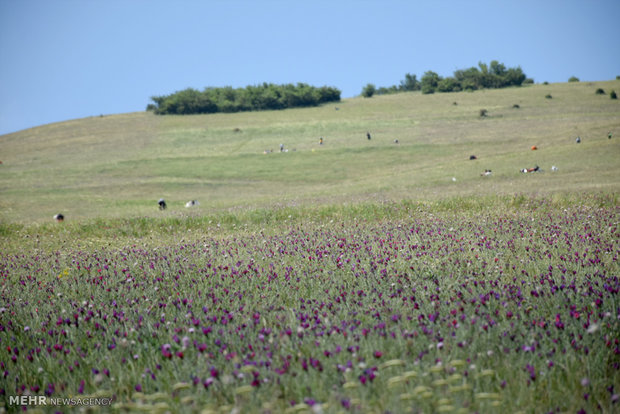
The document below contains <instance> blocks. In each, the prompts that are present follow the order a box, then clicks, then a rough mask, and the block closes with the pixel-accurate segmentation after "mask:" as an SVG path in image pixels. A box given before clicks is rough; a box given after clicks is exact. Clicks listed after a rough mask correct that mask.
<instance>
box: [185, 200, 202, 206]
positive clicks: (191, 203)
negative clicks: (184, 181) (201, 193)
mask: <svg viewBox="0 0 620 414" xmlns="http://www.w3.org/2000/svg"><path fill="white" fill-rule="evenodd" d="M199 204H200V203H199V202H198V201H197V200H190V201H188V202H187V203H185V208H190V207H194V206H197V205H199Z"/></svg>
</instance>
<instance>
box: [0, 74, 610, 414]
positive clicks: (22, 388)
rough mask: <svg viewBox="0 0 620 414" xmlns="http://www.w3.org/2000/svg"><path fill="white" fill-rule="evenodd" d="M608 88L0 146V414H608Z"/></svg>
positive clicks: (116, 120) (60, 127)
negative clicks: (85, 404)
mask: <svg viewBox="0 0 620 414" xmlns="http://www.w3.org/2000/svg"><path fill="white" fill-rule="evenodd" d="M598 87H602V88H604V89H605V90H608V89H611V88H615V89H617V90H620V81H610V82H596V83H569V84H557V85H534V86H530V87H524V88H516V89H506V90H497V91H478V92H474V93H457V94H436V95H429V96H425V95H421V94H419V93H405V94H399V95H391V96H377V97H373V98H372V99H362V98H355V99H348V100H344V101H343V102H341V103H339V104H337V105H328V106H324V107H319V108H312V109H296V110H287V111H280V112H254V113H242V114H217V115H205V116H178V117H176V116H164V117H158V116H154V115H152V114H148V113H135V114H122V115H115V116H106V117H93V118H87V119H80V120H74V121H70V122H64V123H59V124H52V125H46V126H42V127H38V128H33V129H30V130H26V131H21V132H19V133H15V134H10V135H4V136H2V137H0V154H2V155H1V158H2V161H3V164H2V165H0V305H1V306H0V364H2V367H3V369H2V370H1V372H2V374H3V375H2V376H0V395H2V396H3V398H2V399H0V404H2V402H3V401H4V406H3V408H0V410H2V409H5V410H7V411H8V412H16V411H18V410H19V409H20V408H19V407H18V406H17V405H15V404H13V405H11V404H9V403H7V401H6V398H7V397H8V396H16V395H24V394H28V393H30V394H33V395H44V393H46V392H48V393H50V394H51V395H53V396H54V397H61V398H62V397H68V396H73V397H75V396H81V397H87V396H90V397H99V398H101V397H106V398H113V400H114V401H113V406H112V408H111V410H113V411H119V412H144V411H149V412H167V411H170V412H180V411H187V412H196V413H199V412H214V413H215V412H218V413H219V412H221V413H224V412H226V413H230V412H231V411H235V412H240V413H245V412H257V411H258V412H264V413H267V412H321V411H322V412H325V413H332V412H334V413H339V412H347V413H348V412H353V413H357V412H370V413H375V412H376V413H384V412H387V411H390V412H403V413H404V412H411V413H422V412H480V413H494V412H498V411H504V412H550V411H553V412H577V411H578V410H580V409H584V410H586V411H587V412H591V411H597V410H599V411H602V412H614V411H613V410H614V409H616V410H617V405H618V399H619V394H618V386H617V384H618V383H619V381H620V374H619V372H620V370H619V368H618V367H620V359H619V357H618V344H617V343H615V342H614V338H617V337H618V331H619V322H618V320H617V318H615V317H614V315H616V313H617V310H618V298H617V296H618V280H617V275H618V274H619V269H618V262H617V256H618V253H619V250H618V226H617V223H618V212H619V204H618V190H619V189H620V188H619V187H620V182H619V180H618V178H617V177H619V176H620V175H619V173H620V162H618V159H620V158H619V157H618V156H619V155H620V143H619V142H618V140H619V139H620V136H618V135H620V110H619V109H620V107H619V106H618V103H617V101H612V100H610V99H608V98H607V97H606V96H600V95H596V94H595V91H596V89H597V88H598ZM546 94H551V95H552V96H553V99H545V98H544V96H545V95H546ZM454 102H456V103H457V104H456V105H454ZM514 104H518V105H519V108H518V109H516V108H513V105H514ZM336 107H338V110H336ZM480 109H487V111H488V116H487V117H485V118H480V116H479V113H480V112H479V111H480ZM236 128H238V129H239V130H240V131H235V129H236ZM366 131H371V133H372V135H373V137H372V140H371V141H368V140H367V139H366V136H365V134H366ZM609 131H612V132H613V133H614V135H615V136H614V138H613V139H611V140H608V139H607V133H608V132H609ZM577 135H579V136H581V137H582V140H583V142H582V143H581V144H579V145H577V144H575V142H574V140H575V138H576V136H577ZM320 136H323V137H324V138H325V144H324V145H323V146H319V145H318V138H319V137H320ZM394 139H398V140H399V144H395V143H394V142H393V141H394ZM280 143H284V144H285V145H286V147H287V148H288V149H289V152H286V153H282V154H281V153H279V152H278V146H279V144H280ZM532 145H536V146H537V147H538V148H539V149H538V150H537V151H532V150H530V147H531V146H532ZM267 149H273V150H275V152H273V153H268V154H264V153H263V152H264V151H265V150H267ZM293 149H294V151H293ZM471 154H475V155H477V157H478V159H477V160H474V161H471V160H469V156H470V155H471ZM534 165H539V166H540V167H542V168H543V170H544V171H543V172H541V173H537V174H521V173H519V169H521V168H525V167H531V166H534ZM552 165H556V166H557V167H558V168H559V171H557V172H552V171H551V166H552ZM485 169H492V170H493V174H492V175H491V176H490V177H482V176H481V175H480V174H481V173H482V172H483V171H484V170H485ZM160 197H165V198H166V200H167V201H168V205H169V208H168V209H167V210H166V211H163V212H162V211H159V210H158V209H157V206H156V201H157V199H158V198H160ZM190 199H197V200H199V201H200V203H201V204H200V206H199V207H198V208H196V209H185V208H184V203H185V202H186V201H187V200H190ZM58 212H62V213H64V214H65V215H66V216H67V220H65V222H63V223H55V222H54V221H53V220H52V216H53V215H54V214H56V213H58ZM228 318H231V319H228ZM560 322H561V324H560ZM205 332H207V333H205ZM188 341H189V342H188ZM166 347H170V349H171V350H172V351H173V352H174V354H171V355H168V356H167V355H166V349H167V348H166ZM378 351H380V352H379V353H377V352H378ZM179 353H181V354H179ZM286 361H289V362H288V363H290V365H287V362H286ZM317 363H318V365H317ZM304 364H305V366H304ZM347 364H349V365H347ZM347 367H348V368H347ZM213 369H216V370H217V374H216V375H214V373H213V372H214V371H213ZM255 378H257V379H259V380H260V381H259V382H258V383H255V382H252V380H253V379H255ZM614 386H615V388H613V387H614ZM313 403H316V404H315V405H314V407H313V408H312V409H311V408H310V405H311V404H313ZM28 408H29V409H31V408H34V407H28ZM62 408H63V407H51V406H48V407H43V411H46V410H47V411H50V412H51V411H52V410H57V409H58V410H60V409H62ZM65 408H66V407H65ZM92 409H93V411H97V410H98V408H97V407H93V408H92ZM109 409H110V408H107V407H103V408H101V411H103V412H106V411H107V410H109Z"/></svg>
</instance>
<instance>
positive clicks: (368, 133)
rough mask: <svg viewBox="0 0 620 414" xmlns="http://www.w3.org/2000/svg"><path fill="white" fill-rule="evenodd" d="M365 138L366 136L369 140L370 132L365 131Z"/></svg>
mask: <svg viewBox="0 0 620 414" xmlns="http://www.w3.org/2000/svg"><path fill="white" fill-rule="evenodd" d="M366 138H368V141H370V138H371V136H370V132H366Z"/></svg>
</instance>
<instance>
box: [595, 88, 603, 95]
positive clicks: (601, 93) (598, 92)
mask: <svg viewBox="0 0 620 414" xmlns="http://www.w3.org/2000/svg"><path fill="white" fill-rule="evenodd" d="M595 93H596V94H597V95H605V91H604V90H603V89H601V88H598V89H597V90H596V92H595Z"/></svg>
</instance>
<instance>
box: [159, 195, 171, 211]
mask: <svg viewBox="0 0 620 414" xmlns="http://www.w3.org/2000/svg"><path fill="white" fill-rule="evenodd" d="M157 204H159V209H160V210H165V209H166V208H167V207H168V206H167V205H166V200H164V199H163V198H160V199H159V201H158V202H157Z"/></svg>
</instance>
